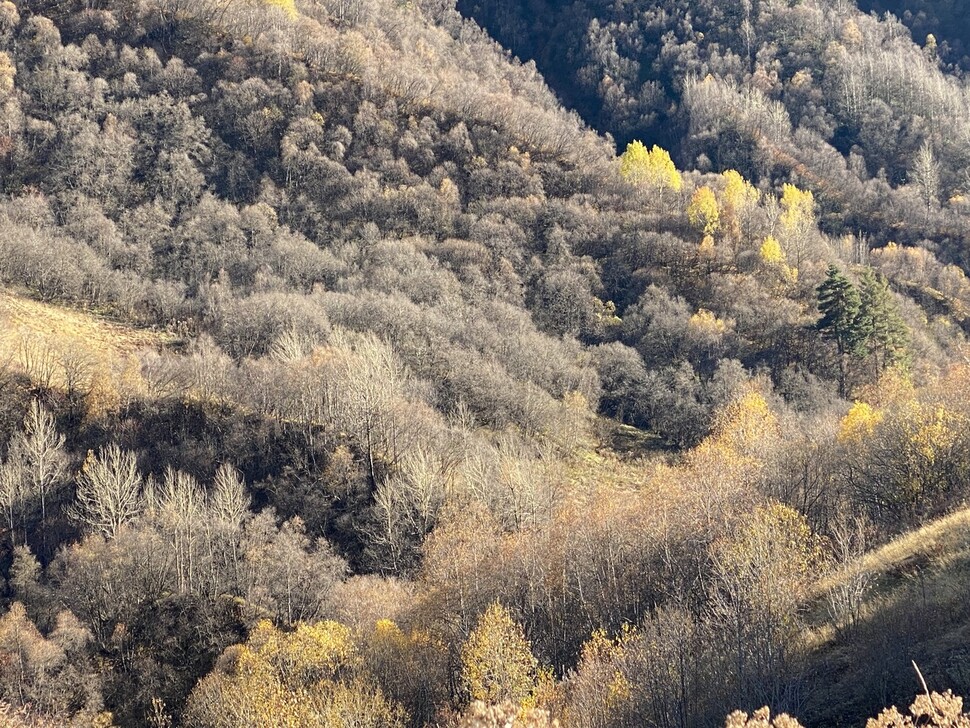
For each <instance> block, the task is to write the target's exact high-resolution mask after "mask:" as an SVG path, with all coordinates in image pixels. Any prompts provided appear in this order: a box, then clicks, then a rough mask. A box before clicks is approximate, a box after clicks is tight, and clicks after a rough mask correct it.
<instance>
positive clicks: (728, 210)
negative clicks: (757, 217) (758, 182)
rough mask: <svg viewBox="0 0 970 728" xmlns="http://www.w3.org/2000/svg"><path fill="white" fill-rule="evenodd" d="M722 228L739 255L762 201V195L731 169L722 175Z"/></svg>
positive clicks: (735, 252)
mask: <svg viewBox="0 0 970 728" xmlns="http://www.w3.org/2000/svg"><path fill="white" fill-rule="evenodd" d="M721 178H722V179H723V181H724V193H723V194H722V196H721V228H722V230H723V232H724V235H725V237H726V238H727V239H728V240H729V241H730V243H731V247H732V249H733V250H734V254H735V255H737V254H738V252H739V251H740V247H741V245H742V243H743V242H744V239H745V233H747V232H748V228H749V227H750V225H749V221H750V219H751V216H752V214H753V212H754V211H755V210H756V208H757V207H758V202H760V200H761V193H760V192H759V191H758V190H757V189H756V188H755V187H754V186H753V185H752V184H751V183H750V182H748V181H747V180H746V179H745V178H744V177H742V176H741V174H740V173H739V172H737V171H736V170H733V169H729V170H727V171H726V172H724V173H723V174H722V175H721Z"/></svg>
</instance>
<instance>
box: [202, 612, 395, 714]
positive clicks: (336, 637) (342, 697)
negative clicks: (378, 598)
mask: <svg viewBox="0 0 970 728" xmlns="http://www.w3.org/2000/svg"><path fill="white" fill-rule="evenodd" d="M186 712H187V716H188V723H189V724H191V725H197V726H211V727H213V728H230V727H231V728H242V726H252V727H253V728H264V727H265V728H270V727H271V726H272V727H275V726H311V725H312V726H323V727H325V728H343V727H345V726H346V727H347V728H350V726H354V728H365V727H367V728H392V727H393V726H403V725H404V723H405V714H404V711H403V709H401V708H400V706H397V705H395V704H393V703H391V702H390V701H389V700H387V698H385V697H384V695H383V694H382V693H381V691H380V690H379V689H378V688H377V687H375V686H374V685H372V684H371V683H370V681H369V680H368V679H367V678H366V676H365V674H364V673H363V672H362V671H361V670H360V669H359V655H358V652H357V646H356V644H355V643H354V641H353V639H352V637H351V633H350V630H349V629H348V628H347V627H344V626H343V625H341V624H339V623H337V622H332V621H325V622H319V623H317V624H312V625H311V624H303V623H301V624H298V625H297V627H296V629H295V630H294V631H293V632H284V631H282V630H279V629H277V628H276V627H274V626H273V625H272V624H271V623H270V622H268V621H262V622H259V623H258V624H257V625H256V627H255V628H254V629H253V631H252V633H251V634H250V637H249V640H247V641H246V643H245V644H242V645H236V646H234V647H230V648H229V649H227V650H226V651H225V652H224V653H223V654H222V657H220V659H219V662H218V663H217V665H216V668H215V670H213V672H212V673H210V674H209V675H208V676H207V677H205V678H204V679H203V680H202V681H201V682H200V683H199V684H198V686H196V688H195V690H194V691H193V692H192V695H191V696H190V699H189V704H188V707H187V709H186Z"/></svg>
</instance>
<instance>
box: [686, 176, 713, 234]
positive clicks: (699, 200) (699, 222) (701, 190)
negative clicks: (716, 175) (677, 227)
mask: <svg viewBox="0 0 970 728" xmlns="http://www.w3.org/2000/svg"><path fill="white" fill-rule="evenodd" d="M687 219H688V220H689V221H690V224H691V225H694V226H695V227H698V228H700V229H701V230H702V231H703V233H704V235H713V234H714V233H716V232H717V231H718V229H719V228H720V226H721V211H720V208H719V207H718V204H717V197H716V196H715V195H714V190H712V189H711V188H710V187H706V186H705V187H698V188H697V189H696V190H695V191H694V194H693V196H692V197H691V199H690V204H689V205H688V206H687Z"/></svg>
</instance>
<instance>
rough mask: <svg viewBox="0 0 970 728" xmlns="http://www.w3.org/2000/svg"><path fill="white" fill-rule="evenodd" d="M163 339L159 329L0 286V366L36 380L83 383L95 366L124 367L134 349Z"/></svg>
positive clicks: (57, 384)
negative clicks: (120, 321)
mask: <svg viewBox="0 0 970 728" xmlns="http://www.w3.org/2000/svg"><path fill="white" fill-rule="evenodd" d="M165 343H166V337H165V336H164V335H163V334H160V333H156V332H151V331H144V330H139V329H134V328H131V327H128V326H124V325H121V324H118V323H114V322H112V321H108V320H107V319H104V318H102V317H99V316H97V315H95V314H92V313H88V312H84V311H78V310H74V309H69V308H65V307H63V306H56V305H52V304H47V303H41V302H39V301H34V300H32V299H30V298H28V297H26V296H24V295H22V294H20V293H18V292H16V291H13V290H11V289H9V288H0V366H6V367H9V368H11V369H13V370H14V371H17V372H20V373H22V374H25V375H26V376H28V377H29V378H30V379H31V380H32V381H33V382H34V383H35V384H37V385H39V386H44V387H51V388H57V389H71V388H79V389H83V388H85V387H87V386H88V385H89V384H90V381H91V379H92V377H94V376H95V375H96V374H97V373H98V372H117V371H119V370H122V369H125V368H126V367H128V366H130V365H131V363H132V362H133V360H134V358H135V354H136V352H137V351H139V350H141V349H144V348H158V347H161V346H164V345H165Z"/></svg>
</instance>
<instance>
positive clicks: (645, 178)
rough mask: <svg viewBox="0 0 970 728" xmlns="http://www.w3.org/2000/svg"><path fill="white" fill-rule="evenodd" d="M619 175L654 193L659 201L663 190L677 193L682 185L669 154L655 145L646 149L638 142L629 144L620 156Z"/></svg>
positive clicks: (682, 182)
mask: <svg viewBox="0 0 970 728" xmlns="http://www.w3.org/2000/svg"><path fill="white" fill-rule="evenodd" d="M620 175H621V176H622V177H623V179H625V180H627V181H628V182H630V183H632V184H633V185H635V186H637V187H642V188H644V189H648V190H650V191H653V192H656V193H657V197H658V198H660V199H662V197H663V193H664V191H665V190H668V189H669V190H673V191H674V192H679V191H680V190H681V188H682V187H683V185H684V181H683V179H682V178H681V176H680V172H678V171H677V167H676V165H674V162H673V160H672V159H671V158H670V153H669V152H667V151H666V150H665V149H661V148H660V147H658V146H657V145H656V144H655V145H654V146H653V148H652V149H647V147H646V146H645V145H644V144H643V142H640V141H633V142H630V143H629V144H628V145H627V148H626V151H625V152H623V154H622V155H620Z"/></svg>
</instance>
